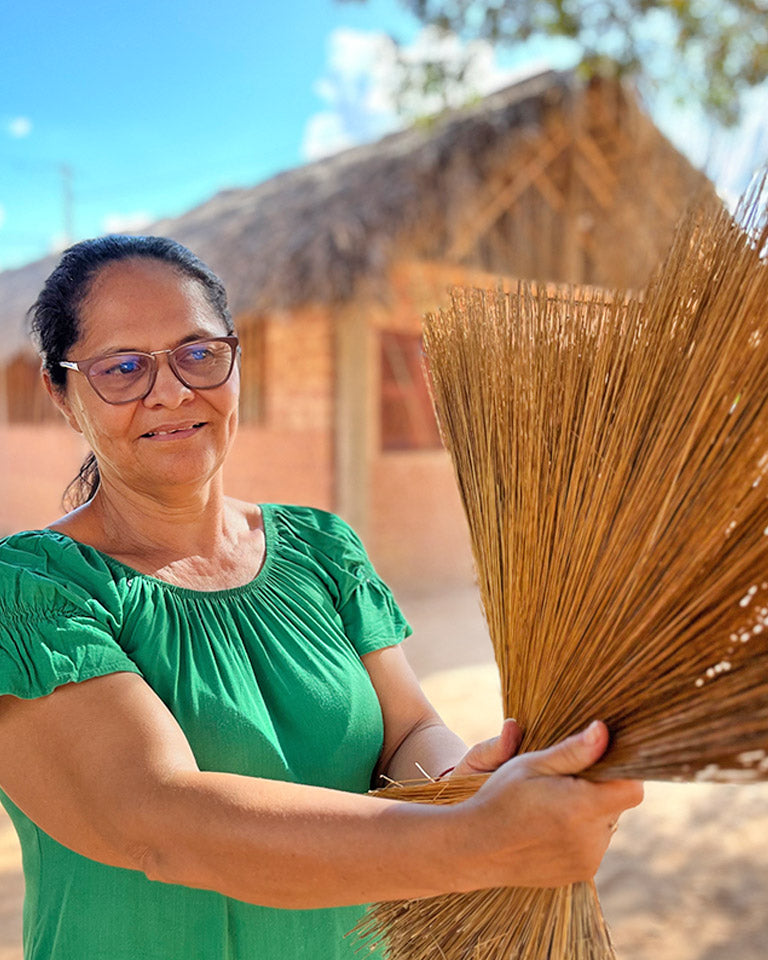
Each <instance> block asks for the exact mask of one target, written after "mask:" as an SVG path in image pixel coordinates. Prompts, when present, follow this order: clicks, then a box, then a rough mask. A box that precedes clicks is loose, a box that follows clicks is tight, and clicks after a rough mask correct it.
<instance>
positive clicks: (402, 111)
mask: <svg viewBox="0 0 768 960" xmlns="http://www.w3.org/2000/svg"><path fill="white" fill-rule="evenodd" d="M400 58H401V59H402V62H401V61H400V59H398V51H397V48H396V47H395V45H394V43H393V41H392V40H391V39H390V38H389V37H388V36H386V34H383V33H365V32H362V31H359V30H351V29H348V28H340V29H337V30H334V31H333V32H332V33H331V34H330V36H329V38H328V59H327V66H326V72H325V74H324V76H323V77H321V78H320V79H319V80H318V81H317V83H316V84H315V92H316V93H317V94H318V96H319V97H321V99H322V100H323V101H325V104H326V109H324V110H321V111H320V112H318V113H316V114H315V115H314V116H312V117H310V118H309V120H308V121H307V124H306V127H305V130H304V142H303V153H304V156H305V157H306V159H308V160H315V159H318V158H319V157H322V156H327V155H328V154H331V153H335V152H336V151H338V150H343V149H344V148H346V147H349V146H351V145H353V144H355V143H365V142H367V141H370V140H374V139H376V138H377V137H381V136H383V135H384V134H386V133H390V132H391V131H392V130H396V129H397V128H398V127H400V126H402V125H403V123H404V122H407V120H408V119H409V118H410V119H415V118H417V117H420V116H428V115H430V114H434V113H438V112H439V111H440V110H442V109H444V108H445V107H446V106H448V107H457V106H461V105H462V104H464V103H466V102H467V101H468V100H471V99H472V98H473V97H475V96H484V95H485V94H487V93H490V92H491V91H492V90H496V89H498V88H500V87H502V86H505V85H506V84H508V83H512V82H513V81H514V80H516V79H518V78H519V76H520V72H519V71H511V70H504V69H501V68H500V67H499V66H498V64H497V61H496V55H495V53H494V50H493V47H492V46H491V45H490V44H488V43H485V42H483V41H477V42H474V43H471V44H464V43H462V42H461V41H460V40H459V39H458V37H456V36H454V35H453V34H445V33H443V32H440V31H438V30H435V29H434V28H431V27H426V28H425V29H423V30H422V31H421V32H420V33H419V34H418V35H417V37H416V38H415V40H414V41H413V43H412V44H410V45H409V46H407V47H403V48H401V50H400ZM430 62H432V63H439V64H443V65H444V67H445V69H446V72H447V73H449V74H450V73H451V72H452V71H454V72H455V70H456V68H457V67H459V66H460V67H464V68H465V69H464V73H465V76H464V80H463V81H462V82H461V83H458V82H449V83H448V84H446V85H445V87H444V89H443V91H442V93H434V94H429V95H426V94H424V93H423V92H421V91H419V90H414V91H413V92H409V93H407V94H405V95H404V94H403V93H402V91H401V85H402V81H403V75H404V68H403V63H405V64H407V65H409V66H410V67H413V68H415V69H416V70H418V69H420V67H419V65H424V64H427V63H430ZM541 68H542V65H541V64H536V68H535V71H533V72H536V71H537V70H539V69H541ZM423 69H426V68H425V67H424V68H423ZM531 72H532V71H531V69H530V68H527V69H526V70H525V73H526V74H529V73H531ZM398 99H399V100H400V103H399V110H398Z"/></svg>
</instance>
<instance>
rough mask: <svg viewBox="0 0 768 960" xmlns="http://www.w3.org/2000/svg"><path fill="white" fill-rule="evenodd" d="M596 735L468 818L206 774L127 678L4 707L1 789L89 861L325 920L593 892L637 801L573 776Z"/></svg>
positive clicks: (522, 769) (502, 779)
mask: <svg viewBox="0 0 768 960" xmlns="http://www.w3.org/2000/svg"><path fill="white" fill-rule="evenodd" d="M593 732H594V731H593ZM597 734H598V736H597V739H594V738H593V740H592V741H588V740H587V738H585V737H581V738H571V741H570V742H569V741H566V742H565V743H564V744H561V745H559V746H558V747H555V748H552V750H550V751H544V752H542V753H541V754H529V755H527V756H526V757H520V758H516V759H514V760H512V761H511V762H510V763H508V764H505V765H504V766H503V767H502V768H501V769H500V770H499V771H498V772H497V773H495V774H494V775H493V776H492V777H491V778H490V779H489V781H488V783H487V784H486V785H484V786H483V788H482V789H481V790H480V791H479V792H478V793H477V794H476V796H475V797H474V798H472V800H468V801H465V802H464V803H460V804H457V805H455V806H452V807H430V806H428V805H427V806H425V805H421V804H406V803H399V802H397V801H390V800H385V799H379V798H371V797H365V796H360V795H357V794H348V793H344V792H341V791H336V790H326V789H323V788H319V787H308V786H301V785H296V784H290V783H280V782H276V781H269V780H260V779H255V778H249V777H243V776H236V775H232V774H218V773H208V772H201V771H200V770H198V768H197V766H196V763H195V760H194V757H193V755H192V752H191V750H190V748H189V745H188V743H187V741H186V739H185V737H184V735H183V733H182V731H181V730H180V728H179V727H178V725H177V723H176V721H175V720H174V718H173V717H172V715H171V714H170V712H169V711H168V710H167V709H166V707H165V706H164V704H163V703H162V701H160V699H159V698H158V697H157V696H156V695H155V694H154V692H153V691H152V690H151V689H150V688H149V687H148V686H147V684H146V683H145V682H144V681H143V680H142V679H141V678H139V677H138V676H136V675H134V674H127V673H121V674H112V675H110V676H106V677H99V678H96V679H93V680H87V681H85V682H83V683H80V684H69V685H66V686H63V687H59V688H58V689H57V690H55V691H54V692H53V693H52V694H51V695H50V696H48V697H44V698H41V699H38V700H33V701H25V700H18V699H16V698H14V697H10V696H7V697H3V698H0V786H2V788H3V789H4V790H5V791H6V792H7V793H8V795H9V796H10V798H11V799H12V800H13V801H14V802H15V803H16V804H17V805H18V806H19V807H20V808H21V809H22V810H23V811H24V812H25V813H26V814H27V815H28V816H29V817H31V819H32V820H34V821H35V822H36V823H37V824H38V825H39V826H40V827H41V828H42V829H43V830H45V831H46V832H47V833H49V834H50V835H51V836H53V837H54V838H55V839H56V840H58V841H59V842H61V843H63V844H64V845H66V846H68V847H70V848H72V849H73V850H76V851H77V852H78V853H81V854H83V855H85V856H87V857H91V858H93V859H95V860H99V861H102V862H104V863H108V864H113V865H115V866H120V867H127V868H130V869H134V870H141V871H143V872H144V873H146V875H147V876H148V877H150V879H153V880H160V881H164V882H167V883H180V884H185V885H187V886H192V887H201V888H205V889H211V890H217V891H219V892H221V893H224V894H227V895H229V896H232V897H235V898H237V899H241V900H246V901H250V902H253V903H260V904H265V905H268V906H278V907H322V906H333V905H340V904H346V903H362V902H368V901H371V900H386V899H398V898H403V897H407V898H410V897H422V896H428V895H432V894H437V893H447V892H452V891H463V890H470V889H477V888H480V887H486V886H501V885H515V884H517V885H536V886H553V885H559V884H563V883H568V882H571V881H573V880H577V879H584V878H586V877H589V876H592V875H593V874H594V872H595V870H596V869H597V866H598V863H599V861H600V858H601V857H602V854H603V852H604V850H605V847H606V846H607V842H608V839H609V837H610V829H609V825H610V823H611V822H612V821H614V820H615V819H616V817H617V816H618V814H619V813H620V812H621V810H623V809H624V808H626V807H628V806H633V805H634V804H636V803H637V802H639V797H640V794H639V788H638V787H637V786H636V785H634V784H629V783H621V782H617V783H609V784H591V783H587V782H586V781H583V780H578V779H575V778H572V777H570V776H568V775H567V774H571V773H576V772H578V771H579V770H580V769H584V768H585V767H586V766H588V765H589V764H591V763H593V762H594V761H595V760H596V759H598V757H599V756H600V754H601V753H602V752H603V750H604V748H605V742H606V740H607V734H606V732H605V729H604V728H599V729H598V730H597ZM561 774H566V775H565V776H562V775H561Z"/></svg>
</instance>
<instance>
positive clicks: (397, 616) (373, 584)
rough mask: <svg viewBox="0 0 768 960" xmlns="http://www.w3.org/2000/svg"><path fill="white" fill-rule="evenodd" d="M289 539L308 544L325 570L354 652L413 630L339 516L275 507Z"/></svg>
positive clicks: (391, 643)
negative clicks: (277, 508)
mask: <svg viewBox="0 0 768 960" xmlns="http://www.w3.org/2000/svg"><path fill="white" fill-rule="evenodd" d="M279 512H280V514H281V519H282V521H283V523H282V524H281V526H283V528H284V529H285V530H286V531H287V532H289V534H290V536H291V538H292V540H293V543H294V544H297V545H298V543H301V545H302V547H304V549H307V548H309V550H310V551H311V554H312V556H313V559H314V561H315V562H316V563H317V565H318V566H319V567H320V568H322V570H323V572H324V573H325V574H326V576H327V578H328V582H329V586H330V588H331V592H332V596H333V601H334V606H335V608H336V611H337V612H338V614H339V617H340V618H341V621H342V623H343V625H344V631H345V633H346V635H347V637H348V639H349V640H350V642H351V643H352V645H353V647H354V648H355V650H356V651H357V653H358V654H359V655H360V656H363V655H364V654H366V653H371V652H372V651H373V650H379V649H381V648H382V647H391V646H394V645H395V644H397V643H400V642H401V641H402V640H404V639H405V638H406V637H408V636H410V635H411V633H412V632H413V631H412V629H411V627H410V624H409V623H408V621H407V620H406V619H405V617H404V615H403V613H402V611H401V610H400V608H399V607H398V605H397V602H396V601H395V598H394V596H393V594H392V591H391V590H390V589H389V587H388V586H387V584H386V583H384V581H383V580H382V579H381V577H380V576H379V575H378V573H377V572H376V570H375V569H374V566H373V564H372V563H371V560H370V558H369V557H368V554H367V553H366V551H365V547H364V546H363V544H362V542H361V540H360V538H359V537H358V535H357V534H356V533H355V531H354V530H353V529H352V528H351V527H350V526H349V524H347V523H346V522H345V521H344V520H342V519H341V517H338V516H337V515H336V514H333V513H328V512H326V511H324V510H317V509H314V508H310V507H289V508H286V507H282V508H279Z"/></svg>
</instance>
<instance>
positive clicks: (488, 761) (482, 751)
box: [451, 718, 522, 777]
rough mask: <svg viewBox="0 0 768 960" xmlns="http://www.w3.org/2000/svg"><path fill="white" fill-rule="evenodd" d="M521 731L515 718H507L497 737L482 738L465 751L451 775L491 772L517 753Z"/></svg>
mask: <svg viewBox="0 0 768 960" xmlns="http://www.w3.org/2000/svg"><path fill="white" fill-rule="evenodd" d="M521 738H522V731H521V730H520V727H519V725H518V723H517V721H516V720H512V719H509V718H508V719H507V720H505V721H504V723H503V724H502V727H501V733H500V734H499V735H498V736H497V737H491V738H490V739H488V740H482V741H481V742H480V743H476V744H475V745H474V747H472V748H471V749H470V750H468V751H467V753H466V754H464V756H463V757H462V759H461V760H460V761H459V762H458V763H457V764H456V767H455V768H454V770H453V772H452V773H451V776H452V777H455V776H465V775H468V774H473V773H493V771H494V770H497V769H498V768H499V767H500V766H501V765H502V764H503V763H506V762H507V760H510V759H511V758H512V757H514V755H515V754H516V753H517V748H518V747H519V746H520V740H521Z"/></svg>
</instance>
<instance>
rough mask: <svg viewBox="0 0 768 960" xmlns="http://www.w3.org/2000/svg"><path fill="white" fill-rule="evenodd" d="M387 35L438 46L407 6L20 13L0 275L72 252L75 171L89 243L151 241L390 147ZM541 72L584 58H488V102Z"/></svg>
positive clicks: (119, 7) (0, 64) (196, 2)
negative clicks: (241, 189)
mask: <svg viewBox="0 0 768 960" xmlns="http://www.w3.org/2000/svg"><path fill="white" fill-rule="evenodd" d="M382 33H394V34H396V35H397V36H398V37H399V38H400V39H401V40H403V41H405V42H406V43H413V44H416V45H417V46H418V44H419V43H423V42H424V38H423V37H421V38H420V36H419V31H418V26H417V24H416V23H415V21H413V20H412V19H411V18H410V17H409V16H408V15H407V14H405V13H404V12H403V10H402V8H401V7H400V6H399V4H398V3H397V0H369V2H368V3H366V4H361V5H358V4H356V3H344V2H337V0H271V2H269V3H266V2H264V0H261V2H259V0H256V2H254V0H249V2H248V0H220V2H219V3H218V4H216V5H214V4H212V3H210V2H209V0H208V2H205V3H204V2H202V0H154V2H150V0H132V2H131V3H130V4H126V3H120V2H117V3H111V4H110V3H105V2H104V0H98V2H97V0H71V2H70V3H67V4H62V3H61V0H56V2H53V0H30V2H29V3H28V4H23V3H7V4H6V5H5V10H4V17H3V20H2V28H1V29H0V269H5V268H9V267H13V266H18V265H20V264H22V263H24V262H27V261H28V260H31V259H35V258H37V257H39V256H43V255H44V254H46V253H48V252H50V251H51V249H53V248H54V247H55V246H56V245H57V244H58V245H60V244H61V242H62V240H63V236H64V233H65V207H66V204H65V200H64V194H65V189H64V183H65V175H64V173H63V171H62V166H63V165H66V166H67V167H68V168H69V169H70V170H71V189H72V206H71V211H72V218H73V221H72V228H73V229H72V233H73V236H74V239H78V238H80V237H83V236H91V235H94V234H98V233H103V232H105V231H108V230H119V229H130V228H132V227H136V228H140V227H141V226H142V224H143V223H145V222H148V221H149V220H152V219H155V218H158V217H160V216H166V215H173V214H176V213H180V212H182V211H183V210H185V209H188V208H189V207H190V206H193V205H194V204H196V203H199V202H201V201H202V200H204V199H206V198H207V197H208V196H210V195H212V194H213V193H215V192H216V191H217V190H219V189H222V188H224V187H227V186H237V185H244V184H250V183H256V182H258V181H260V180H263V179H265V178H266V177H268V176H270V175H272V174H273V173H276V172H277V171H279V170H282V169H285V168H287V167H292V166H295V165H297V164H300V163H303V162H306V160H308V159H312V158H314V157H316V156H319V155H321V154H322V153H323V152H328V151H330V150H332V149H333V148H334V147H340V146H343V145H344V144H347V143H352V142H355V141H359V140H365V139H371V138H373V137H376V136H378V135H381V134H382V133H384V132H387V130H388V129H391V128H392V125H393V123H394V122H395V121H394V117H393V114H392V111H391V103H389V102H388V99H387V94H386V87H387V77H386V72H387V67H386V41H385V40H384V39H382V37H381V34H382ZM382 50H383V52H384V54H385V55H384V57H383V59H382V56H381V54H382ZM542 58H546V59H548V60H549V61H551V62H553V64H554V65H564V64H567V63H568V61H569V59H572V53H571V51H570V50H569V49H567V48H554V47H551V46H550V47H546V48H543V47H541V46H539V47H538V48H535V49H528V50H525V51H520V52H519V53H518V54H517V55H516V56H514V57H513V56H510V55H506V56H505V57H504V58H501V59H500V58H498V57H496V58H495V59H494V58H493V55H492V54H491V53H490V51H484V52H483V57H481V58H480V61H481V69H480V74H481V76H480V77H479V79H478V86H479V88H480V92H483V91H484V89H486V88H490V87H491V86H493V85H499V84H501V83H502V82H504V81H505V80H508V79H509V78H510V77H511V76H512V74H511V73H510V71H511V70H512V69H513V68H514V67H515V66H519V65H520V63H523V62H530V61H536V62H538V63H541V62H542ZM377 64H379V65H378V66H377ZM382 64H383V66H382ZM762 97H763V99H762V101H761V102H760V104H758V107H757V110H758V113H760V112H762V113H763V115H765V113H766V111H765V110H763V108H764V107H765V103H766V101H765V94H764V93H763V95H762ZM665 115H666V117H667V120H668V121H669V119H670V117H672V114H671V113H670V112H669V111H666V112H665ZM671 126H672V128H673V129H674V128H675V127H677V128H678V129H679V127H680V123H679V121H677V122H675V121H674V119H672V121H671ZM752 127H753V128H754V129H753V130H752V134H751V135H753V136H754V138H755V139H756V143H757V146H755V148H754V149H755V150H760V149H762V144H763V141H765V143H764V145H765V149H766V151H767V152H768V140H766V139H765V137H764V135H763V134H764V130H763V127H762V126H761V125H759V124H756V123H755V122H754V121H752ZM761 138H762V140H761ZM684 139H688V140H690V139H691V137H687V138H684ZM743 141H744V137H743V136H742V141H741V142H742V144H743Z"/></svg>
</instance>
